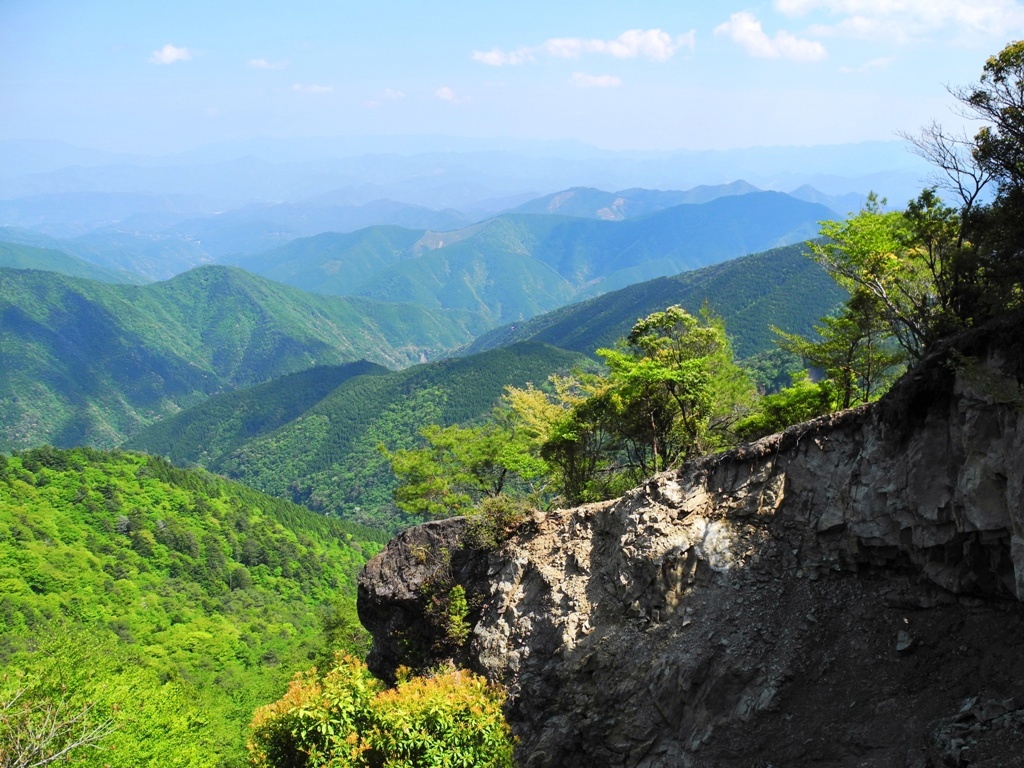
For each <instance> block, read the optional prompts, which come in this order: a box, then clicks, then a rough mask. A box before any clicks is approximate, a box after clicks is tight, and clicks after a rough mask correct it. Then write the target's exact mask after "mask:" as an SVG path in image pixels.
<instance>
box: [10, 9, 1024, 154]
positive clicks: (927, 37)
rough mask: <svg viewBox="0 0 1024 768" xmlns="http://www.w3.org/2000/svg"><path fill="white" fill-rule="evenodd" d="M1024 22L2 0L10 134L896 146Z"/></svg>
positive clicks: (929, 14) (940, 114)
mask: <svg viewBox="0 0 1024 768" xmlns="http://www.w3.org/2000/svg"><path fill="white" fill-rule="evenodd" d="M1021 37H1024V4H1022V3H1020V2H1015V1H1012V0H973V1H971V2H947V1H946V0H889V1H886V0H774V2H772V1H771V0H766V1H765V2H749V3H745V4H744V3H743V2H742V1H741V0H737V1H736V2H731V1H730V0H726V2H716V3H714V4H711V3H696V2H686V1H684V0H676V2H643V0H633V2H628V3H627V2H608V1H607V0H588V2H575V0H569V1H568V2H566V1H565V0H555V1H554V2H552V1H551V0H548V2H534V0H519V2H515V3H510V2H501V3H496V2H488V1H487V0H475V1H474V2H461V0H460V1H445V0H435V2H432V3H428V2H422V1H419V2H416V1H411V0H409V1H405V0H375V2H372V3H371V2H365V1H364V2H348V1H337V2H304V1H303V0H293V1H292V2H289V3H287V4H284V3H279V2H273V3H272V2H261V1H259V0H248V1H247V2H221V1H220V0H205V1H204V2H197V1H195V0H175V2H173V3H165V2H161V1H156V0H154V1H147V2H138V0H133V1H132V2H125V1H123V0H96V1H92V0H63V1H62V2H58V1H54V0H3V2H2V3H0V103H3V104H4V106H3V107H2V112H0V139H15V138H42V139H57V140H62V141H67V142H70V143H72V144H77V145H79V146H84V147H92V148H98V149H106V150H115V151H128V152H144V153H153V154H159V153H165V152H174V151H180V150H185V149H189V148H192V147H195V146H198V145H202V144H206V143H211V142H217V141H223V140H238V139H246V138H252V137H280V138H288V137H305V136H346V135H379V134H445V135H452V136H470V137H478V138H493V137H513V138H522V139H553V140H558V139H573V140H578V141H582V142H586V143H589V144H593V145H596V146H599V147H604V148H609V149H622V150H625V149H633V150H637V149H638V150H664V149H677V148H685V149H725V148H733V147H747V146H771V145H813V144H835V143H845V142H854V141H864V140H873V139H883V140H884V139H892V138H894V137H895V132H896V131H898V130H907V131H914V130H916V129H917V128H918V127H920V126H921V125H923V124H925V123H927V122H929V121H930V120H932V119H938V120H939V121H940V122H943V123H944V124H949V125H956V124H957V123H958V120H959V119H958V118H957V117H956V116H955V115H954V114H953V113H952V112H951V107H952V106H953V100H952V99H951V97H950V96H949V95H948V94H947V92H946V90H945V87H944V86H945V85H946V84H953V85H958V84H967V83H970V82H972V81H974V80H976V79H977V77H978V75H979V74H980V72H981V67H982V64H983V63H984V61H985V59H986V58H987V57H988V56H989V55H991V54H994V53H996V52H997V51H998V50H999V49H1000V48H1002V47H1003V45H1005V44H1006V43H1007V42H1009V41H1011V40H1015V39H1019V38H1021Z"/></svg>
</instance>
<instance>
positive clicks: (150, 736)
mask: <svg viewBox="0 0 1024 768" xmlns="http://www.w3.org/2000/svg"><path fill="white" fill-rule="evenodd" d="M0 470H2V471H0V667H2V668H3V669H4V672H5V673H6V674H7V675H8V680H7V682H6V683H5V684H4V685H6V686H7V687H6V688H5V689H4V690H6V691H8V694H9V693H10V691H17V690H20V689H25V691H26V693H25V694H23V696H22V698H21V699H20V701H26V702H36V703H37V704H38V705H39V706H40V707H42V708H45V707H46V706H51V705H57V704H59V705H60V706H62V707H64V710H63V711H66V712H76V711H81V709H82V708H83V707H85V706H86V705H87V704H88V703H89V702H96V703H95V705H94V707H93V709H92V710H91V712H92V713H93V714H94V715H95V716H97V717H99V718H100V720H101V721H103V720H106V719H112V721H113V723H114V725H115V728H116V730H115V732H114V733H113V734H111V735H110V736H108V737H107V738H105V739H104V741H103V744H104V745H107V746H111V745H113V746H115V747H116V751H117V754H115V755H113V757H112V756H111V755H110V754H108V753H107V752H106V751H104V752H99V751H96V750H85V751H84V752H83V753H82V754H83V757H84V759H85V760H86V761H87V764H89V765H92V764H95V765H104V764H110V765H119V766H120V765H124V766H127V765H138V764H146V763H148V762H150V761H151V760H156V761H157V762H160V764H162V765H182V766H185V765H211V766H212V765H223V764H239V763H240V761H241V755H242V732H243V730H244V728H243V724H244V722H245V721H246V720H248V718H249V716H250V715H251V713H252V711H253V710H254V709H255V708H256V707H257V706H258V705H260V704H262V703H265V702H266V701H267V700H268V699H269V698H270V697H269V696H268V693H267V692H268V691H269V690H272V689H273V687H274V686H276V685H280V684H281V683H282V681H284V680H286V679H287V677H288V676H289V675H290V674H291V672H292V671H293V670H294V669H296V668H301V667H302V666H304V665H305V664H307V663H308V660H309V659H310V658H313V657H316V656H317V655H324V654H328V653H329V651H333V650H335V649H336V648H341V649H348V650H351V651H356V652H359V651H362V650H364V649H365V647H366V639H365V633H363V632H362V631H360V630H358V629H357V626H358V625H357V624H356V623H355V620H354V602H355V591H356V575H357V573H358V570H359V568H360V567H361V566H362V565H363V563H365V561H366V559H367V558H368V557H369V556H371V555H372V554H374V553H375V552H376V551H378V550H379V549H380V547H381V545H382V539H383V536H382V535H381V534H380V533H376V532H371V531H367V530H365V529H360V528H359V527H357V526H353V525H350V524H346V523H342V522H340V521H338V520H332V519H329V518H324V517H322V516H319V515H316V514H314V513H312V512H310V511H308V510H305V509H302V508H301V507H297V506H295V505H293V504H291V503H290V502H286V501H282V500H279V499H273V498H270V497H267V496H264V495H263V494H260V493H258V492H256V491H253V490H251V489H248V488H245V487H242V486H239V485H236V484H234V483H230V482H228V481H225V480H222V479H219V478H216V477H214V476H212V475H209V474H206V473H204V472H200V471H196V470H183V469H178V468H176V467H174V466H172V465H170V464H169V463H168V462H166V461H165V460H162V459H156V458H153V457H147V456H142V455H138V454H126V453H120V452H112V453H111V452H100V451H96V450H92V449H85V448H83V449H75V450H60V449H55V448H51V447H48V446H46V447H42V448H39V449H35V450H31V451H26V452H21V453H15V454H13V455H11V456H4V457H2V461H0ZM323 606H336V608H335V610H334V612H333V615H327V616H325V615H324V611H323ZM322 627H323V628H325V629H326V630H327V634H326V637H325V636H324V635H323V634H322V629H321V628H322ZM42 637H47V638H54V642H55V643H56V645H48V644H45V643H44V644H40V641H39V638H42ZM332 644H333V645H334V647H327V646H328V645H332ZM76 653H78V654H84V655H79V656H76V655H74V654H76ZM76 675H77V677H76ZM69 676H70V677H69ZM83 676H86V677H83ZM63 680H68V681H70V682H67V683H66V684H65V682H61V681H63ZM62 692H63V693H62ZM69 692H70V693H69ZM122 703H123V705H124V706H123V707H122V706H121V705H122ZM33 706H35V705H33ZM38 711H44V710H43V709H39V710H38ZM174 739H177V741H174ZM161 749H166V751H167V755H166V756H165V757H164V758H163V759H162V760H159V759H158V758H157V757H156V756H157V755H159V754H160V750H161ZM118 755H121V757H118ZM172 755H173V756H174V757H173V758H172Z"/></svg>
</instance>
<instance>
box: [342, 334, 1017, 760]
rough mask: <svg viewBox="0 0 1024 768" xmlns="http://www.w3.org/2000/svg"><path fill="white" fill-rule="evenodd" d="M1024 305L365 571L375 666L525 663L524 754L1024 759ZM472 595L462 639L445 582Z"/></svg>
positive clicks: (418, 532)
mask: <svg viewBox="0 0 1024 768" xmlns="http://www.w3.org/2000/svg"><path fill="white" fill-rule="evenodd" d="M1022 382H1024V322H1022V320H1021V318H1020V317H1013V318H1006V319H1004V320H1002V321H1001V322H999V323H996V324H993V325H991V326H989V327H987V328H984V329H979V330H976V331H973V332H970V333H967V334H964V335H963V336H961V337H959V338H957V339H955V340H953V341H951V342H950V343H948V344H947V345H945V346H944V347H943V348H941V349H939V350H937V351H936V352H935V353H933V354H932V355H931V356H930V357H929V358H928V359H926V360H925V361H923V362H922V364H921V365H920V366H918V368H916V369H915V371H913V372H912V373H911V374H910V375H908V376H906V377H904V379H903V380H902V381H901V382H900V383H899V384H898V385H897V387H895V388H894V389H893V391H892V392H890V393H889V394H888V395H887V396H886V398H885V399H884V400H883V401H882V402H880V403H877V404H873V405H871V406H864V407H861V408H857V409H854V410H851V411H847V412H843V413H840V414H836V415H834V416H829V417H823V418H821V419H818V420H816V421H812V422H808V423H806V424H800V425H797V426H794V427H791V428H790V429H788V430H786V431H785V432H783V433H781V434H779V435H774V436H772V437H768V438H765V439H763V440H761V441H759V442H756V443H753V444H750V445H747V446H744V447H742V448H739V449H736V450H733V451H731V452H729V453H725V454H722V455H718V456H713V457H708V458H705V459H702V460H700V461H697V462H693V463H691V464H688V465H686V466H684V467H683V468H681V469H680V470H679V471H675V472H669V473H666V474H663V475H660V476H658V477H656V478H653V479H652V480H650V481H649V482H648V483H647V484H646V485H644V486H642V487H640V488H637V489H635V490H634V491H632V492H631V493H629V494H627V495H626V496H624V497H622V498H621V499H617V500H615V501H610V502H606V503H601V504H592V505H587V506H583V507H579V508H577V509H570V510H558V511H555V512H551V513H547V514H541V513H537V514H535V515H534V517H533V519H532V520H530V521H528V522H527V523H526V524H524V525H523V526H522V528H521V530H520V531H518V532H517V533H516V535H515V536H513V537H512V538H511V539H510V540H508V541H506V542H504V543H503V544H502V545H501V547H500V548H499V549H497V550H491V551H478V550H474V549H472V548H470V547H468V546H463V545H462V540H463V537H464V533H465V529H466V524H465V521H464V520H461V519H454V520H446V521H439V522H433V523H428V524H426V525H422V526H417V527H416V528H412V529H409V530H407V531H405V532H403V533H402V534H401V535H399V536H398V537H396V538H395V539H394V540H392V541H391V542H390V543H389V544H388V546H387V548H386V549H385V550H384V551H383V552H382V553H381V554H380V555H378V556H377V557H376V558H374V559H373V560H372V561H371V562H370V563H369V564H368V565H367V566H366V568H365V569H364V571H363V573H362V575H361V577H360V590H359V612H360V617H361V619H362V621H363V623H364V624H365V625H366V626H367V628H368V629H369V630H370V631H371V632H372V633H373V635H374V646H373V651H372V653H371V656H370V665H371V668H372V669H373V670H374V671H375V672H377V673H378V674H381V675H383V676H385V677H389V676H392V675H393V674H394V671H395V669H396V667H397V666H398V665H400V664H405V665H409V666H413V667H414V668H418V669H427V668H430V667H431V666H435V665H437V664H438V663H443V662H444V661H446V660H454V661H455V662H456V663H458V664H460V665H462V666H468V667H470V668H472V669H474V670H476V671H478V672H480V673H482V674H484V675H486V676H487V677H488V678H489V679H491V680H494V681H498V682H501V683H502V684H504V685H505V686H506V687H507V688H508V690H509V693H510V697H509V703H508V705H507V715H508V719H509V722H510V723H511V725H512V728H513V730H514V732H515V733H516V734H517V736H518V737H519V739H520V743H519V748H518V753H517V756H518V759H519V761H520V763H521V764H522V765H524V766H530V767H531V768H533V767H537V768H539V767H540V766H587V767H588V768H589V767H591V766H644V767H651V768H653V767H654V766H666V767H667V766H737V768H738V767H740V766H742V768H754V767H755V766H759V767H761V768H768V767H769V766H774V767H775V768H782V767H783V766H795V765H814V764H817V765H829V766H908V767H911V766H913V767H914V768H924V767H925V766H944V765H948V766H961V765H968V764H969V765H971V766H992V767H995V766H1015V765H1024V390H1022ZM455 583H458V584H461V585H462V586H463V587H464V589H465V591H466V593H467V595H468V597H469V605H470V612H469V615H468V617H467V618H468V625H469V632H468V636H467V637H466V638H465V639H464V640H463V639H461V638H459V637H455V638H453V637H452V636H451V633H450V632H447V631H446V626H445V623H444V621H439V620H438V615H437V605H438V600H437V595H438V591H439V590H444V589H448V588H449V587H450V585H453V584H455Z"/></svg>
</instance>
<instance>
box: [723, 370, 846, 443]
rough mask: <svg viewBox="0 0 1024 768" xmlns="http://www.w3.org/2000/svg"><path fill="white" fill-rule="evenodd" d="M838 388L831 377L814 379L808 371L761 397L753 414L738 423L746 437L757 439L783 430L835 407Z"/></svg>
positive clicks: (738, 428) (737, 431)
mask: <svg viewBox="0 0 1024 768" xmlns="http://www.w3.org/2000/svg"><path fill="white" fill-rule="evenodd" d="M835 401H836V388H835V384H834V383H833V382H832V380H831V379H822V380H821V381H811V377H810V376H809V375H808V373H807V371H801V372H799V373H797V374H795V375H794V376H793V382H792V384H790V386H788V387H784V388H783V389H781V390H780V391H778V392H775V393H772V394H770V395H765V396H764V397H762V398H761V399H760V400H759V401H758V403H757V407H756V409H755V410H754V412H753V413H751V414H749V415H748V416H746V417H744V418H743V419H741V420H740V421H739V422H738V423H737V424H736V433H737V435H738V436H739V437H740V438H741V439H743V440H756V439H758V438H760V437H764V436H765V435H772V434H775V433H776V432H781V431H782V430H784V429H785V428H786V427H788V426H790V425H792V424H799V423H801V422H804V421H808V420H810V419H813V418H815V417H817V416H822V415H824V414H826V413H829V412H831V411H832V410H833V409H834V403H835Z"/></svg>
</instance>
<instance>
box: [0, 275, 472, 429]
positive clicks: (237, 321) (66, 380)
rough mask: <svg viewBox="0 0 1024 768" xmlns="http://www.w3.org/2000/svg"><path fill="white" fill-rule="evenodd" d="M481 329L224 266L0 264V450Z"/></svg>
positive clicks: (412, 358) (440, 346)
mask: <svg viewBox="0 0 1024 768" xmlns="http://www.w3.org/2000/svg"><path fill="white" fill-rule="evenodd" d="M480 330H482V329H481V327H480V326H479V325H478V324H477V323H476V321H475V320H474V319H473V318H472V317H471V316H469V315H467V314H462V315H457V314H453V313H450V312H447V313H445V312H433V313H432V312H430V311H427V310H425V309H423V308H422V307H418V306H414V305H392V304H389V305H382V304H380V303H378V302H374V301H371V300H368V299H364V298H358V297H349V298H341V297H328V296H316V295H312V294H306V293H303V292H302V291H299V290H297V289H295V288H292V287H289V286H284V285H279V284H276V283H273V282H271V281H268V280H266V279H265V278H260V277H257V276H255V275H251V274H248V273H246V272H243V271H242V270H239V269H235V268H230V267H201V268H198V269H195V270H192V271H190V272H187V273H185V274H183V275H179V276H178V277H175V278H173V279H171V280H168V281H166V282H162V283H155V284H152V285H147V286H127V285H106V284H102V283H98V282H94V281H87V280H80V279H75V278H71V277H66V276H63V275H58V274H55V273H45V272H35V271H22V270H0V449H3V448H7V449H10V448H18V447H26V446H30V445H38V444H40V443H43V442H50V443H54V444H57V445H62V446H70V445H78V444H89V445H95V446H110V445H114V444H117V443H119V442H120V441H121V440H123V439H124V438H125V437H126V436H127V435H130V434H133V433H134V432H136V431H138V430H139V429H140V428H141V427H143V426H145V425H147V424H149V423H152V422H153V421H154V420H156V419H158V418H159V417H161V416H165V415H168V414H170V413H174V412H176V411H178V410H181V409H182V408H186V407H188V406H190V405H194V404H196V403H198V402H201V401H202V400H204V399H205V398H206V397H208V396H209V395H211V394H214V393H217V392H222V391H224V390H228V389H235V388H237V387H242V386H250V385H253V384H257V383H260V382H263V381H267V380H269V379H272V378H274V377H276V376H281V375H283V374H287V373H292V372H295V371H298V370H303V369H306V368H309V367H312V366H314V365H324V364H338V363H342V362H345V361H351V360H358V359H360V358H364V359H368V360H371V361H373V362H376V363H379V364H383V365H388V366H402V365H408V364H410V363H414V362H420V361H422V360H424V359H428V358H430V357H432V356H436V355H438V354H439V353H441V352H443V351H444V350H446V349H451V348H453V347H456V346H458V345H460V344H464V343H466V342H467V341H468V340H469V339H471V338H472V337H473V336H474V335H475V334H476V333H479V331H480Z"/></svg>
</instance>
